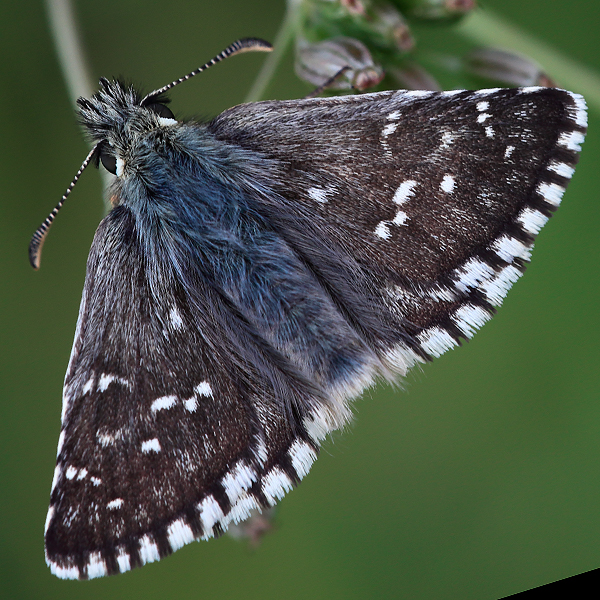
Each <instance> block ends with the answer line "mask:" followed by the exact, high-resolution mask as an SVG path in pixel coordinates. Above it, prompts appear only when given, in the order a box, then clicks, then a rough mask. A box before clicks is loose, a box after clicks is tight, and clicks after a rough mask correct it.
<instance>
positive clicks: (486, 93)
mask: <svg viewBox="0 0 600 600" xmlns="http://www.w3.org/2000/svg"><path fill="white" fill-rule="evenodd" d="M501 89H502V88H489V89H487V90H476V91H474V92H473V95H474V96H490V95H491V94H496V93H497V92H499V91H500V90H501Z"/></svg>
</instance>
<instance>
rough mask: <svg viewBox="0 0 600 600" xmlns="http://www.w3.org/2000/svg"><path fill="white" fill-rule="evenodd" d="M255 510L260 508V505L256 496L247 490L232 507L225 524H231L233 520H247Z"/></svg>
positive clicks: (237, 521) (235, 521)
mask: <svg viewBox="0 0 600 600" xmlns="http://www.w3.org/2000/svg"><path fill="white" fill-rule="evenodd" d="M253 510H260V505H259V504H258V502H257V501H256V498H255V497H254V496H252V495H250V494H248V493H247V492H244V493H243V494H242V495H241V496H240V498H239V500H238V501H237V502H236V503H235V504H234V505H233V506H232V507H231V510H230V511H229V513H228V514H227V516H226V517H225V519H224V521H223V523H224V525H229V523H230V522H231V521H233V522H234V523H239V522H240V521H245V520H246V519H247V518H248V517H249V516H250V513H251V512H252V511H253Z"/></svg>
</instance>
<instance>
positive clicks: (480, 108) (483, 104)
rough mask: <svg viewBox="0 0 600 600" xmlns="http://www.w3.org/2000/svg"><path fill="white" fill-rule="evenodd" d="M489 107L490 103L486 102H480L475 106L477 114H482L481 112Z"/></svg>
mask: <svg viewBox="0 0 600 600" xmlns="http://www.w3.org/2000/svg"><path fill="white" fill-rule="evenodd" d="M489 107H490V103H489V102H487V101H486V100H482V101H481V102H478V103H477V106H476V108H477V110H478V111H479V112H483V111H485V110H487V109H488V108H489Z"/></svg>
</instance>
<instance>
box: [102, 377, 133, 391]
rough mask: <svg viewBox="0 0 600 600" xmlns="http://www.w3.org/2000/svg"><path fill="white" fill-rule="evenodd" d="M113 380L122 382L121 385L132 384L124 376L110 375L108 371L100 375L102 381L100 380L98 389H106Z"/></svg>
mask: <svg viewBox="0 0 600 600" xmlns="http://www.w3.org/2000/svg"><path fill="white" fill-rule="evenodd" d="M113 381H114V382H116V383H120V384H121V385H124V386H125V387H129V385H130V384H129V381H127V379H123V378H122V377H117V376H116V375H108V374H106V373H103V374H102V375H100V381H98V391H99V392H104V391H106V389H107V388H108V386H109V385H110V384H111V383H112V382H113Z"/></svg>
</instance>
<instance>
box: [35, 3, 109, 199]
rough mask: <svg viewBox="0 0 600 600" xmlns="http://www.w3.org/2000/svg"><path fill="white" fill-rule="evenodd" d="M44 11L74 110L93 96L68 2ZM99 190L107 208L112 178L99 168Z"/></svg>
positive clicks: (50, 5) (48, 5)
mask: <svg viewBox="0 0 600 600" xmlns="http://www.w3.org/2000/svg"><path fill="white" fill-rule="evenodd" d="M45 5H46V12H47V14H48V22H49V25H50V32H51V33H52V40H53V42H54V48H55V49H56V54H57V56H58V63H59V65H60V68H61V70H62V74H63V78H64V80H65V84H66V86H67V91H68V93H69V98H70V100H71V104H73V107H74V108H77V98H80V97H81V96H83V97H85V98H89V97H90V96H91V95H92V93H93V89H94V88H93V86H92V78H91V77H90V69H89V66H88V62H87V60H86V58H85V52H84V50H83V45H82V44H81V40H80V38H79V30H78V28H77V23H76V20H75V14H74V12H73V7H72V6H71V2H70V0H45ZM100 176H101V178H102V187H103V189H104V204H105V208H107V209H108V208H110V203H109V201H108V187H109V185H110V183H111V182H112V179H113V178H112V175H110V174H109V173H108V172H107V171H105V170H103V169H101V170H100Z"/></svg>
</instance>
